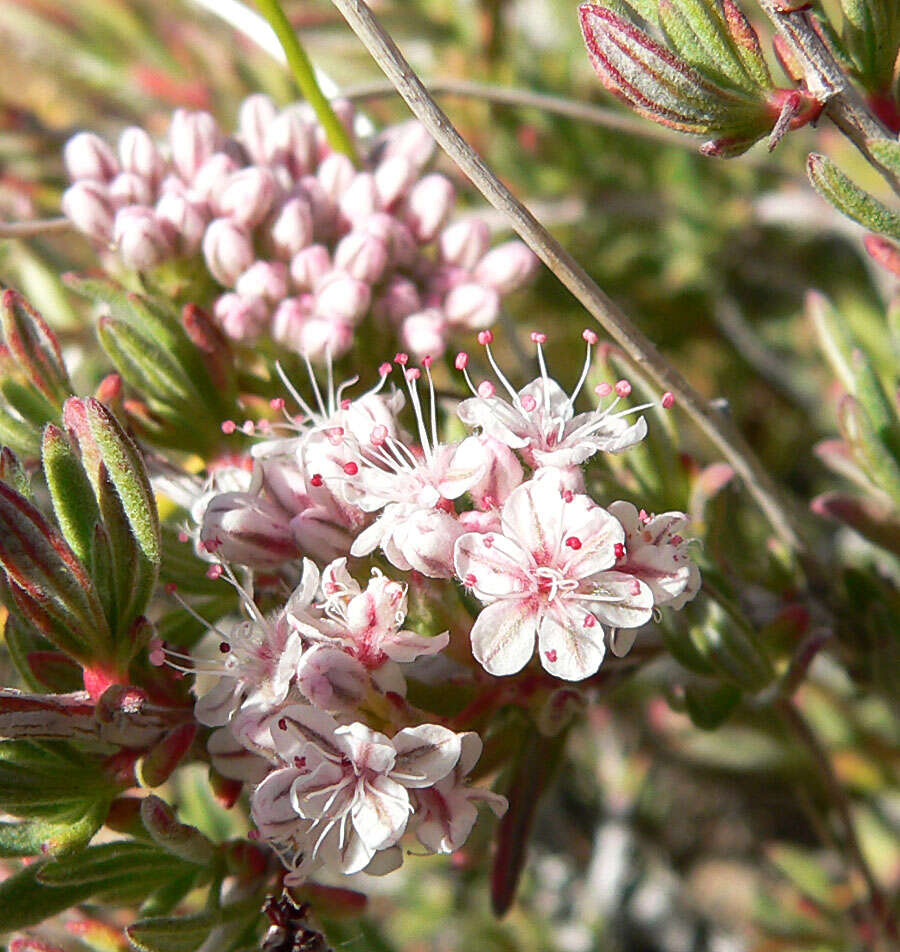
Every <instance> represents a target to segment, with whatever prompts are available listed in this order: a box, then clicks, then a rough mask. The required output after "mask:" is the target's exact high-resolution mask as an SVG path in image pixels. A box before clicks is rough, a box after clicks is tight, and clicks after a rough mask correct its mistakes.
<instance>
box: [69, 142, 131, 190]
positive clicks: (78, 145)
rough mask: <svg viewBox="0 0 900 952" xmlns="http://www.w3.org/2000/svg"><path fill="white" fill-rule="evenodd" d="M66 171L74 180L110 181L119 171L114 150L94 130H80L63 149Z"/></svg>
mask: <svg viewBox="0 0 900 952" xmlns="http://www.w3.org/2000/svg"><path fill="white" fill-rule="evenodd" d="M63 161H64V162H65V165H66V172H68V173H69V178H70V179H71V180H72V181H73V182H78V181H81V180H83V179H87V180H90V181H92V182H109V181H111V180H112V179H113V177H114V176H115V175H116V174H117V173H118V171H119V163H118V162H117V161H116V156H115V153H114V152H113V150H112V149H111V148H110V147H109V146H108V145H107V144H106V143H105V142H104V141H103V139H101V138H100V136H98V135H94V133H93V132H79V133H78V134H77V135H75V136H73V137H72V138H71V139H69V141H68V142H67V143H66V146H65V148H64V149H63Z"/></svg>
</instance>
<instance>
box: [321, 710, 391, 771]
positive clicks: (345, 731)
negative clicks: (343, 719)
mask: <svg viewBox="0 0 900 952" xmlns="http://www.w3.org/2000/svg"><path fill="white" fill-rule="evenodd" d="M335 733H336V734H337V738H338V744H339V745H340V747H341V748H342V749H343V750H345V751H346V752H347V755H348V756H349V758H350V760H351V761H352V762H353V765H354V767H356V768H357V772H362V771H363V770H370V771H373V772H374V773H387V772H388V771H389V770H390V769H391V768H392V767H393V766H394V760H395V757H396V752H395V751H394V745H393V744H392V743H391V741H390V740H389V739H388V738H387V737H386V736H385V735H384V734H382V733H380V732H379V731H373V730H372V729H371V728H369V727H366V725H365V724H360V723H359V722H356V723H355V724H347V725H345V726H344V727H339V728H338V729H337V731H336V732H335Z"/></svg>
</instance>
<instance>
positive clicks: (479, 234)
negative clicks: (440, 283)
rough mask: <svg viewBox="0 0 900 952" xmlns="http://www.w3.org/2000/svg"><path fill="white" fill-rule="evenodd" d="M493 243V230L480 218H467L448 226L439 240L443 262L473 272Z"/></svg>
mask: <svg viewBox="0 0 900 952" xmlns="http://www.w3.org/2000/svg"><path fill="white" fill-rule="evenodd" d="M490 243H491V230H490V228H488V226H487V222H485V221H482V220H481V219H480V218H467V219H465V220H464V221H457V222H454V223H453V224H452V225H448V226H447V227H446V228H445V229H444V230H443V231H442V232H441V234H440V237H439V238H438V249H439V250H440V254H441V260H442V261H446V262H447V263H448V264H454V265H457V266H458V267H460V268H467V269H468V270H471V269H472V268H474V267H475V265H476V264H478V262H479V261H480V260H481V258H482V257H483V255H484V253H485V252H486V251H487V250H488V246H489V245H490Z"/></svg>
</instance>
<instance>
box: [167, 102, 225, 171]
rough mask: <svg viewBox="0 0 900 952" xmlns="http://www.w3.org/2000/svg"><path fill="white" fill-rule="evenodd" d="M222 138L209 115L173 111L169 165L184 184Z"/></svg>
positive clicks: (214, 149) (170, 128)
mask: <svg viewBox="0 0 900 952" xmlns="http://www.w3.org/2000/svg"><path fill="white" fill-rule="evenodd" d="M221 138H222V135H221V133H220V132H219V126H218V124H217V123H216V120H215V119H214V118H213V117H212V116H211V115H210V114H209V113H208V112H188V111H186V110H184V109H176V110H175V113H174V114H173V116H172V123H171V125H170V126H169V144H170V146H171V149H172V163H173V165H174V166H175V168H176V170H177V171H178V174H179V175H181V177H182V178H183V179H184V180H185V181H186V182H189V181H191V179H193V177H194V176H195V175H196V174H197V172H198V171H199V170H200V167H201V166H202V165H203V163H204V162H205V161H206V160H207V159H208V158H209V157H210V156H211V155H212V154H213V153H214V152H215V151H216V149H217V148H218V147H219V143H220V141H221Z"/></svg>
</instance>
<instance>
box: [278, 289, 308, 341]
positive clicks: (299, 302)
mask: <svg viewBox="0 0 900 952" xmlns="http://www.w3.org/2000/svg"><path fill="white" fill-rule="evenodd" d="M313 303H314V301H313V297H312V295H311V294H303V295H300V296H299V297H291V298H286V299H285V300H284V301H282V302H281V304H279V305H278V307H277V308H276V310H275V314H274V315H273V317H272V326H271V334H272V339H273V340H275V341H276V342H277V343H279V344H284V346H285V347H288V348H290V349H291V350H293V351H297V352H299V351H300V332H301V331H302V330H303V325H304V324H305V323H306V322H307V321H308V320H309V318H310V315H311V314H312V309H313Z"/></svg>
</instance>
